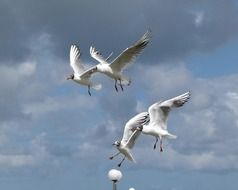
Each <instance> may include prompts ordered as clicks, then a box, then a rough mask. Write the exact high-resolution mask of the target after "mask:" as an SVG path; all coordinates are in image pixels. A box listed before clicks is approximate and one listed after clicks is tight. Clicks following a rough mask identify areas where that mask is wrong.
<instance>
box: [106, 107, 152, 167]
mask: <svg viewBox="0 0 238 190" xmlns="http://www.w3.org/2000/svg"><path fill="white" fill-rule="evenodd" d="M148 118H149V117H148V113H147V112H142V113H140V114H137V115H136V116H134V117H133V118H131V119H130V120H129V121H128V122H127V123H126V125H125V128H124V134H123V137H122V140H121V141H115V142H114V143H113V145H115V146H116V148H117V149H118V150H119V152H118V153H117V154H115V155H113V156H110V157H109V159H111V160H112V159H113V158H114V157H115V156H117V155H119V154H123V155H124V157H123V159H122V161H121V162H120V163H119V164H118V167H120V166H121V164H122V162H123V161H124V160H125V158H127V159H128V160H130V161H132V162H135V159H134V158H133V156H132V154H131V152H130V151H131V149H132V148H133V147H134V145H135V141H136V139H137V138H138V137H139V135H140V133H141V131H139V130H135V129H137V128H139V127H141V126H142V125H144V124H146V123H148Z"/></svg>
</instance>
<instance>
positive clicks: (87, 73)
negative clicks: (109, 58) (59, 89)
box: [80, 66, 97, 79]
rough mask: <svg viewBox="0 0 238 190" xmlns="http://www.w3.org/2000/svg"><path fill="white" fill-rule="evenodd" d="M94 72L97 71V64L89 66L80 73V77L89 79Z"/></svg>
mask: <svg viewBox="0 0 238 190" xmlns="http://www.w3.org/2000/svg"><path fill="white" fill-rule="evenodd" d="M96 72H97V66H93V67H91V68H89V69H88V70H86V71H84V72H83V73H82V74H81V75H80V77H81V78H85V79H89V78H90V77H91V76H92V75H93V74H94V73H96Z"/></svg>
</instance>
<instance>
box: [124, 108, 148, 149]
mask: <svg viewBox="0 0 238 190" xmlns="http://www.w3.org/2000/svg"><path fill="white" fill-rule="evenodd" d="M148 120H149V114H148V112H142V113H139V114H137V115H136V116H134V117H133V118H131V119H130V120H129V121H128V122H127V123H126V125H125V128H124V134H123V137H122V141H121V142H122V143H123V144H125V145H127V146H128V147H129V148H133V146H134V144H135V140H136V139H137V138H138V136H139V135H140V131H137V130H135V128H136V127H140V126H142V125H144V124H146V123H148Z"/></svg>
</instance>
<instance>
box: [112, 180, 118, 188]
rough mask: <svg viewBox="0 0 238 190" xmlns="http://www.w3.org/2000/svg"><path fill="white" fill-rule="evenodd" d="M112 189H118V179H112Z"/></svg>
mask: <svg viewBox="0 0 238 190" xmlns="http://www.w3.org/2000/svg"><path fill="white" fill-rule="evenodd" d="M112 189H113V190H117V181H112Z"/></svg>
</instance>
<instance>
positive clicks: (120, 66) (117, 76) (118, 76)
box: [90, 30, 151, 92]
mask: <svg viewBox="0 0 238 190" xmlns="http://www.w3.org/2000/svg"><path fill="white" fill-rule="evenodd" d="M150 38H151V31H150V30H148V31H147V32H146V33H145V34H144V35H143V36H142V37H141V38H140V39H139V41H137V42H136V43H135V44H134V45H132V46H131V47H128V48H126V49H125V50H124V51H123V52H122V53H121V54H120V55H119V56H118V57H116V58H115V59H114V60H113V61H112V62H111V63H108V60H109V58H110V57H111V55H112V53H111V54H110V55H109V57H108V58H106V59H105V58H104V57H103V56H102V55H101V53H100V52H99V51H98V50H96V49H95V47H92V46H91V47H90V54H91V57H93V58H94V59H96V60H97V61H98V62H99V64H98V65H96V67H97V71H98V72H100V73H104V74H105V75H107V76H108V77H110V78H112V79H114V81H115V89H116V91H117V92H118V87H117V85H118V84H119V85H120V87H121V90H122V91H123V85H130V83H131V81H130V80H129V79H128V78H126V77H125V76H123V74H122V72H123V70H124V69H126V68H127V67H128V66H129V65H131V64H132V63H133V62H134V61H135V59H136V57H137V56H138V55H139V54H140V53H141V52H142V50H143V49H144V48H145V47H146V46H147V44H148V43H149V40H150Z"/></svg>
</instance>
